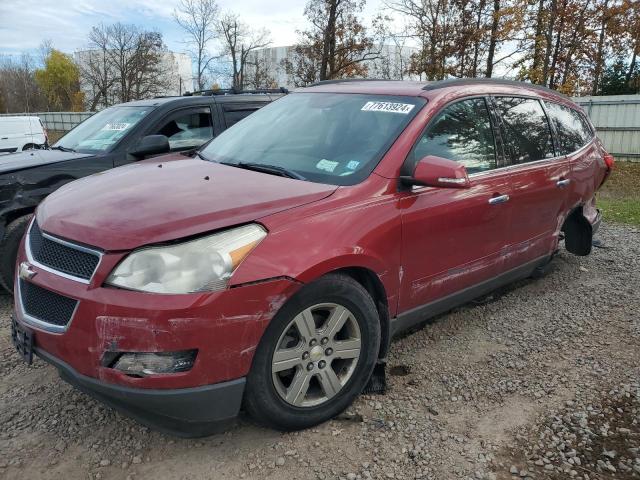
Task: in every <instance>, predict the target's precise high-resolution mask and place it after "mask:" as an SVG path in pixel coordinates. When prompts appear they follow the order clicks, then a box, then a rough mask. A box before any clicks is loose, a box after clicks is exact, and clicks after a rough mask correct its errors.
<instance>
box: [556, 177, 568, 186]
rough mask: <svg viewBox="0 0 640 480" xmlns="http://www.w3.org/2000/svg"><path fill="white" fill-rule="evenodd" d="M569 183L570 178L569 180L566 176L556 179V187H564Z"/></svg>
mask: <svg viewBox="0 0 640 480" xmlns="http://www.w3.org/2000/svg"><path fill="white" fill-rule="evenodd" d="M570 183H571V180H569V179H568V178H564V179H562V180H558V181H557V182H556V187H558V188H564V187H566V186H568V185H569V184H570Z"/></svg>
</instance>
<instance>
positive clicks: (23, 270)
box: [18, 262, 37, 280]
mask: <svg viewBox="0 0 640 480" xmlns="http://www.w3.org/2000/svg"><path fill="white" fill-rule="evenodd" d="M36 273H37V272H36V271H35V270H33V269H32V268H31V264H30V263H29V262H22V263H21V264H20V269H19V270H18V277H20V278H21V279H22V280H31V279H32V278H33V277H35V276H36Z"/></svg>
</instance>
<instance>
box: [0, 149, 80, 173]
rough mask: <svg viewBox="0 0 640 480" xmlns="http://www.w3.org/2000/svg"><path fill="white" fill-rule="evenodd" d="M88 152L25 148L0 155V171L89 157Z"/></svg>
mask: <svg viewBox="0 0 640 480" xmlns="http://www.w3.org/2000/svg"><path fill="white" fill-rule="evenodd" d="M91 156H93V155H91V154H88V153H75V152H62V151H60V150H26V151H24V152H16V153H9V154H8V155H0V173H8V172H15V171H17V170H24V169H27V168H33V167H39V166H40V165H48V164H50V163H58V162H64V161H65V160H74V159H76V158H83V157H91Z"/></svg>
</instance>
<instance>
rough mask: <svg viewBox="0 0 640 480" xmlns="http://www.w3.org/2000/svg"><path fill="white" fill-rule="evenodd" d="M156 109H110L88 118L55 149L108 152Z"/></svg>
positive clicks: (122, 107)
mask: <svg viewBox="0 0 640 480" xmlns="http://www.w3.org/2000/svg"><path fill="white" fill-rule="evenodd" d="M154 108H155V107H124V106H118V107H110V108H106V109H104V110H102V111H101V112H98V113H96V114H95V115H93V116H91V117H89V118H87V119H86V120H85V121H84V122H82V123H81V124H80V125H78V126H77V127H76V128H74V129H73V130H71V131H70V132H69V133H67V134H66V135H65V136H64V137H62V138H61V139H60V140H58V142H56V144H55V145H54V147H62V148H68V149H71V150H74V151H76V152H82V153H97V152H107V151H109V150H111V148H113V147H114V146H115V144H116V143H118V142H119V141H120V139H121V138H122V137H124V136H125V135H126V134H128V133H129V131H131V129H132V128H133V127H134V126H135V125H136V124H137V123H138V122H140V120H142V119H143V118H144V117H146V116H147V114H148V113H149V112H150V111H151V110H153V109H154Z"/></svg>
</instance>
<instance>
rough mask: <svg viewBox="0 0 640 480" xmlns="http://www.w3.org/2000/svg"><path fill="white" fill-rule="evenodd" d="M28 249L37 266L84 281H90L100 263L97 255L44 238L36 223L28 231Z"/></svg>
mask: <svg viewBox="0 0 640 480" xmlns="http://www.w3.org/2000/svg"><path fill="white" fill-rule="evenodd" d="M80 248H82V247H80ZM29 249H30V253H31V256H32V258H33V259H34V260H35V261H36V262H38V263H39V264H41V265H44V266H45V267H49V268H51V269H53V270H57V271H59V272H62V273H66V274H67V275H72V276H74V277H78V278H82V279H84V280H89V279H91V276H92V275H93V272H95V270H96V268H97V267H98V263H99V262H100V255H99V254H97V253H91V252H87V251H84V250H80V249H79V248H74V247H72V246H68V245H65V244H63V243H60V242H57V241H55V240H52V239H50V238H48V237H45V236H44V235H43V234H42V231H41V230H40V227H39V226H38V222H36V221H34V222H33V225H32V226H31V230H29Z"/></svg>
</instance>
